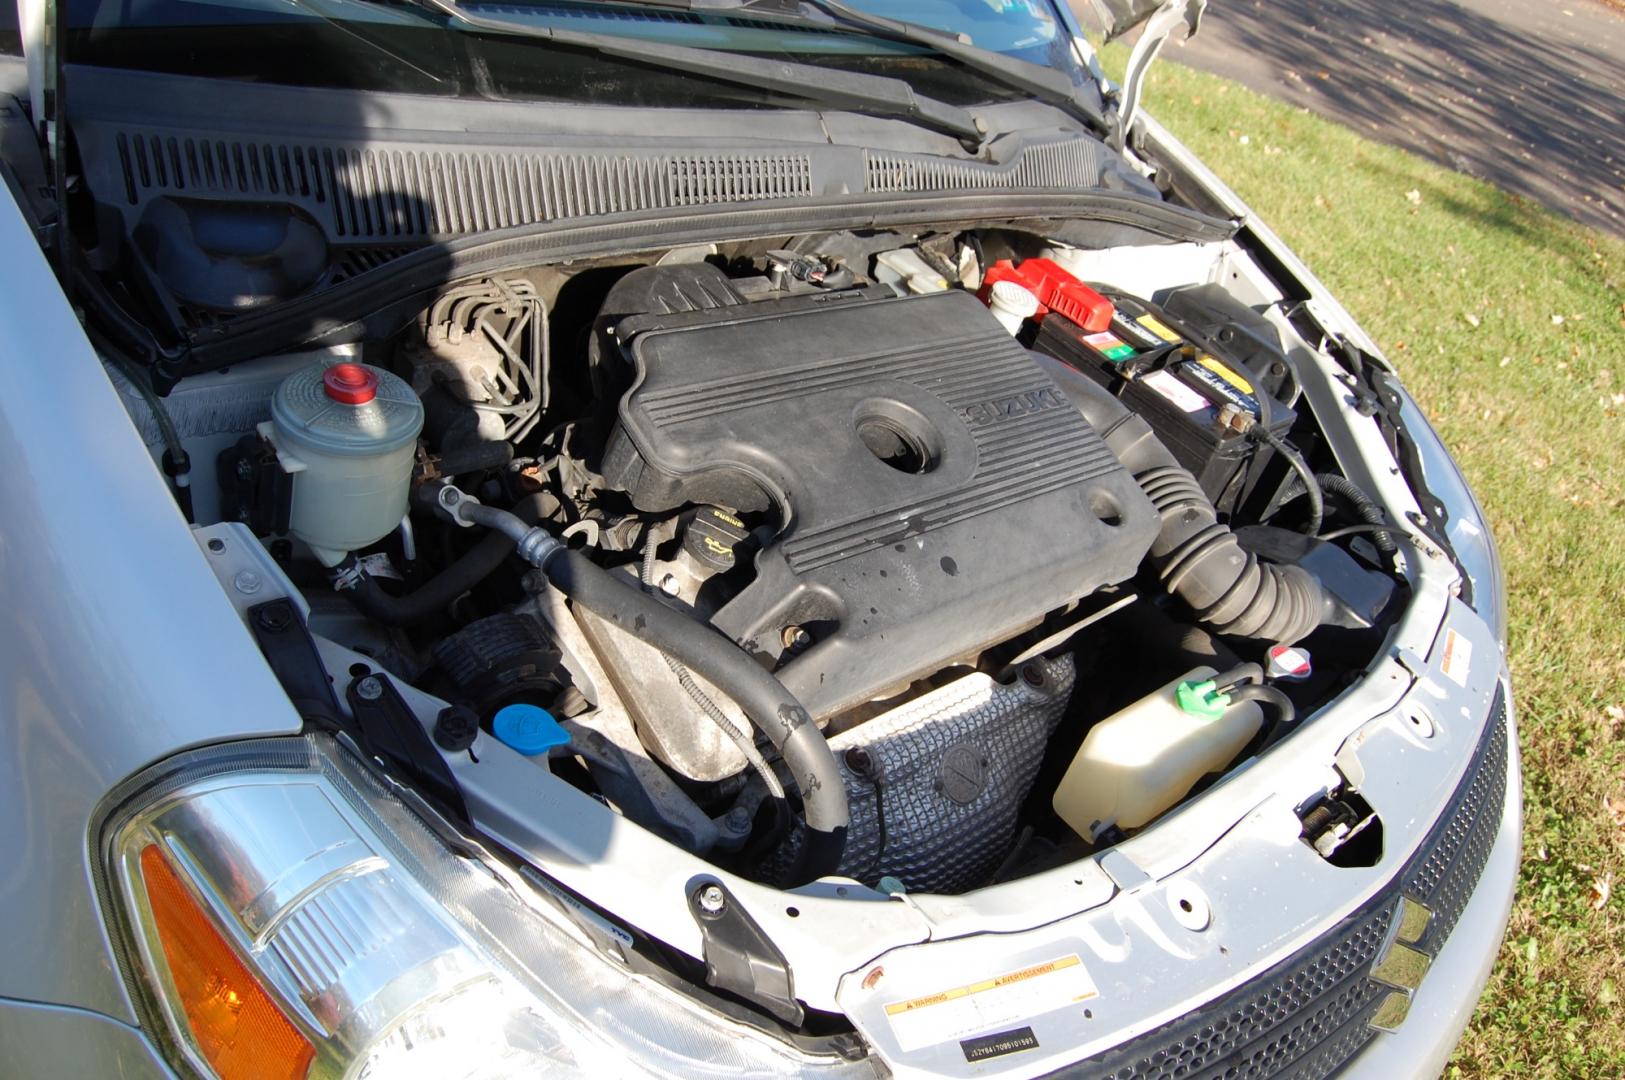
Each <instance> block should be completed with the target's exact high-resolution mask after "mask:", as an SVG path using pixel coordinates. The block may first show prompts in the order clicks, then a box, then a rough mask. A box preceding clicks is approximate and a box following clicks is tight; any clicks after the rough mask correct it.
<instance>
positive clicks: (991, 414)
mask: <svg viewBox="0 0 1625 1080" xmlns="http://www.w3.org/2000/svg"><path fill="white" fill-rule="evenodd" d="M1065 404H1066V398H1065V397H1063V396H1061V392H1060V391H1059V390H1057V389H1056V388H1055V387H1053V386H1045V387H1040V388H1039V389H1037V390H1023V391H1021V393H1019V394H1011V395H1010V396H1008V397H1000V398H994V399H993V400H992V401H980V402H977V403H976V404H975V405H967V406H966V407H965V408H963V409H961V410H959V415H960V416H962V417H963V418H964V420H965V422H966V423H967V424H969V425H970V426H971V427H982V426H984V425H987V424H996V423H998V422H999V421H1001V420H1009V419H1010V418H1012V417H1016V416H1026V415H1028V414H1029V413H1036V412H1044V411H1046V410H1048V409H1059V408H1061V407H1062V406H1063V405H1065Z"/></svg>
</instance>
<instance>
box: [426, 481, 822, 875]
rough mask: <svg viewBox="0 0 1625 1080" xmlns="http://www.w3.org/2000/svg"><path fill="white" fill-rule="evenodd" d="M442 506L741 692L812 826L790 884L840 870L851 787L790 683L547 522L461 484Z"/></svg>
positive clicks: (590, 603)
mask: <svg viewBox="0 0 1625 1080" xmlns="http://www.w3.org/2000/svg"><path fill="white" fill-rule="evenodd" d="M440 505H441V507H442V508H443V509H445V510H446V512H447V513H448V514H450V515H451V517H452V518H453V519H454V520H456V521H458V522H459V523H461V524H469V525H483V526H485V527H486V528H489V529H491V530H492V531H493V532H500V533H502V534H505V535H506V536H507V537H508V541H509V544H510V546H512V545H514V544H517V547H518V551H519V554H520V555H521V556H522V557H523V558H524V559H525V560H526V561H527V562H529V563H530V564H531V565H533V566H535V567H536V568H537V569H539V570H541V571H542V573H544V574H546V575H547V580H548V581H549V582H551V583H552V585H553V587H554V588H556V589H558V590H559V592H561V593H563V594H564V595H565V596H567V597H569V598H570V599H571V600H572V601H573V602H575V603H577V604H580V605H581V606H582V607H584V608H586V609H587V610H588V611H590V612H592V613H593V614H594V615H596V616H598V617H599V618H601V619H604V620H606V621H607V622H609V623H612V624H613V625H615V626H617V627H619V628H620V629H621V630H624V631H626V632H627V633H629V634H632V635H633V636H635V637H638V638H640V639H642V640H643V641H646V642H648V643H649V644H650V645H652V646H654V647H655V648H657V649H659V650H660V651H662V652H664V653H666V654H667V655H669V656H671V657H672V658H673V659H675V660H677V661H678V662H679V663H681V664H683V665H684V666H685V667H688V668H690V669H692V670H693V671H694V672H696V673H698V674H699V675H700V676H701V677H703V678H704V679H705V680H706V681H707V682H709V683H710V684H711V685H712V686H715V687H716V688H717V689H718V690H720V691H722V693H723V694H725V695H727V696H728V697H730V698H732V699H733V700H734V702H735V703H736V704H737V705H738V706H739V708H740V709H741V710H742V711H743V712H744V714H745V715H746V716H747V717H749V718H750V721H751V723H752V724H755V725H756V727H757V728H759V729H760V730H761V732H762V733H763V734H764V735H766V736H767V737H768V741H770V742H771V743H772V744H773V745H774V746H775V747H776V748H777V749H778V751H779V753H780V754H781V755H783V757H784V763H785V765H786V766H788V767H789V769H790V775H791V776H792V778H794V780H795V784H796V788H797V790H798V791H800V793H801V803H802V811H803V814H804V815H805V818H806V823H807V831H806V834H805V837H806V838H805V840H804V841H803V842H802V844H801V846H800V848H799V849H798V851H797V852H796V858H795V862H794V864H793V865H792V866H791V868H790V871H789V874H788V876H789V878H790V884H792V885H800V884H804V883H806V882H808V881H812V880H814V879H815V878H819V877H822V876H824V875H826V874H833V873H835V871H836V869H837V868H838V867H839V866H840V862H841V852H842V849H843V848H844V847H845V846H846V827H847V804H846V785H845V784H844V783H842V781H841V774H840V769H839V767H838V766H837V765H836V764H835V755H834V754H833V753H831V752H830V748H829V744H828V743H827V742H825V741H824V736H823V733H822V732H820V731H819V730H818V726H817V725H816V724H814V723H813V722H812V717H810V716H808V715H807V710H806V709H804V708H802V706H801V703H800V702H799V701H797V700H796V699H795V696H794V695H792V694H791V693H790V691H788V690H786V689H785V688H784V684H783V683H781V682H779V680H778V679H776V678H774V677H773V675H772V673H770V672H769V671H768V670H767V669H766V668H764V667H762V666H761V665H760V664H758V663H757V662H756V661H755V660H754V659H752V658H751V656H750V654H748V653H746V652H745V651H744V650H743V649H741V648H740V647H739V646H738V645H736V644H735V643H734V642H732V641H730V640H729V639H728V638H726V637H724V636H722V635H721V634H720V633H717V632H716V631H715V630H714V629H712V628H711V627H709V626H707V625H706V624H704V623H700V622H696V621H695V620H694V619H691V618H689V617H688V616H686V615H683V614H682V613H681V612H678V611H676V610H674V609H672V608H669V607H667V606H666V605H665V604H662V603H661V602H660V601H658V600H656V599H655V598H654V597H652V596H650V595H648V594H647V593H645V592H644V591H643V590H642V589H641V588H640V587H639V586H637V585H636V584H634V583H632V582H631V581H626V580H622V579H620V578H618V577H616V576H614V575H612V574H610V573H609V572H608V571H607V570H605V569H604V568H603V567H601V566H599V565H598V564H597V563H595V562H593V561H592V560H591V559H589V558H587V557H586V556H585V555H583V554H581V553H580V552H578V551H572V550H570V549H569V548H567V547H565V546H564V545H563V544H562V543H560V542H559V541H558V540H556V539H554V538H553V537H552V536H550V535H548V534H547V533H546V532H545V531H544V530H542V529H540V528H536V527H534V526H532V525H529V524H526V523H525V522H523V521H521V520H520V519H519V518H517V517H515V516H514V515H513V514H510V513H508V512H507V511H504V510H498V509H495V508H493V507H489V506H482V505H480V504H479V503H477V502H475V501H474V500H472V499H469V498H468V497H467V496H465V495H463V494H462V493H461V492H459V491H457V489H456V488H450V487H448V488H442V489H441V498H440Z"/></svg>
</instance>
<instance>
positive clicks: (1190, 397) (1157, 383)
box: [1140, 369, 1210, 412]
mask: <svg viewBox="0 0 1625 1080" xmlns="http://www.w3.org/2000/svg"><path fill="white" fill-rule="evenodd" d="M1140 382H1142V383H1144V384H1145V385H1146V386H1148V387H1150V388H1151V389H1152V390H1155V391H1156V392H1157V393H1159V394H1161V395H1162V396H1163V397H1165V398H1167V399H1168V400H1169V401H1171V402H1173V403H1174V405H1175V406H1177V407H1178V408H1179V409H1180V410H1182V411H1184V412H1201V411H1202V410H1203V409H1206V408H1209V407H1210V406H1209V405H1208V400H1207V398H1205V397H1203V396H1202V395H1201V394H1198V393H1197V392H1196V391H1195V390H1193V389H1191V388H1190V387H1189V386H1186V385H1185V384H1184V383H1182V382H1180V381H1179V379H1178V377H1176V376H1175V375H1174V373H1173V372H1171V371H1168V370H1166V369H1165V370H1162V371H1153V372H1151V373H1150V374H1149V375H1147V376H1145V377H1144V378H1143V379H1141V380H1140Z"/></svg>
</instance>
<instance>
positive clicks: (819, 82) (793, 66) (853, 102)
mask: <svg viewBox="0 0 1625 1080" xmlns="http://www.w3.org/2000/svg"><path fill="white" fill-rule="evenodd" d="M412 2H413V3H415V4H416V5H417V6H419V7H424V8H428V9H430V10H433V11H437V12H439V13H440V14H442V15H445V16H446V17H448V18H451V19H455V20H456V21H458V22H460V23H462V24H463V25H465V26H469V27H473V28H474V29H476V30H488V31H490V32H492V33H497V34H513V35H517V36H522V37H529V38H538V39H541V40H544V41H549V42H552V43H553V44H555V45H562V46H566V47H571V48H578V49H586V50H589V51H591V52H596V53H599V54H601V55H603V56H613V57H617V58H620V59H625V60H631V61H634V62H636V63H640V64H648V65H650V66H651V67H661V68H666V69H667V70H670V71H680V72H683V73H685V74H690V75H700V76H704V77H705V78H709V79H715V80H717V81H719V82H727V83H733V84H734V85H736V86H746V87H750V88H751V89H755V90H764V91H767V92H769V93H773V94H782V95H785V96H787V97H793V98H798V99H800V100H803V101H809V102H816V103H818V104H821V105H824V106H827V107H830V108H836V109H845V110H849V111H851V112H861V113H868V114H871V115H876V116H886V117H895V118H898V119H905V120H910V121H912V122H914V123H916V124H919V125H921V126H923V127H928V128H931V129H933V130H935V131H941V132H945V133H947V134H949V135H954V136H957V137H958V138H959V139H961V140H962V141H963V142H964V143H965V144H966V145H967V147H969V148H971V149H972V150H975V149H978V148H980V147H981V145H982V143H983V142H985V141H986V131H987V125H986V123H985V121H980V120H978V119H976V118H975V117H973V116H972V115H971V114H970V113H969V112H968V111H966V110H965V109H962V108H960V107H958V106H957V105H950V104H948V103H947V102H945V101H939V100H937V99H936V98H933V97H927V96H926V95H924V94H917V93H915V92H914V88H913V87H912V86H910V85H909V84H908V83H906V82H904V81H903V80H902V79H893V78H889V77H887V76H883V75H865V74H862V73H860V72H852V71H841V70H838V69H834V68H825V67H819V66H817V65H816V64H800V63H795V62H793V61H789V60H767V59H762V58H760V57H755V56H747V55H743V54H740V53H729V52H721V51H718V50H714V49H699V48H693V47H691V46H687V45H663V44H660V43H658V42H651V41H634V40H631V39H628V38H623V37H618V36H616V35H614V34H598V33H591V32H588V31H584V30H561V29H557V28H554V27H548V26H535V25H531V24H529V23H523V22H513V21H510V20H508V19H493V18H490V17H488V16H485V15H476V14H475V13H474V12H472V11H469V10H468V9H467V8H464V7H462V6H461V5H460V4H457V3H455V2H454V0H412Z"/></svg>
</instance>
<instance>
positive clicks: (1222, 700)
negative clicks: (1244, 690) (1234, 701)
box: [1174, 679, 1230, 720]
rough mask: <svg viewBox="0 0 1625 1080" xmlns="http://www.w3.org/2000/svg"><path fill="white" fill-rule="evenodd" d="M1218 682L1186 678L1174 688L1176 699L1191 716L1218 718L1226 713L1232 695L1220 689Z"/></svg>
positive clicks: (1207, 718)
mask: <svg viewBox="0 0 1625 1080" xmlns="http://www.w3.org/2000/svg"><path fill="white" fill-rule="evenodd" d="M1218 685H1219V684H1218V683H1217V682H1215V681H1214V680H1212V679H1203V680H1201V681H1200V682H1198V681H1197V680H1196V679H1186V680H1185V681H1184V682H1182V683H1180V684H1179V686H1178V687H1177V688H1175V690H1174V699H1175V700H1177V701H1178V702H1179V707H1180V708H1181V709H1183V710H1184V711H1185V712H1187V713H1189V714H1190V715H1191V716H1197V717H1200V718H1201V719H1203V720H1217V719H1218V718H1219V717H1221V716H1223V715H1224V710H1225V709H1227V708H1229V706H1230V695H1229V694H1221V693H1219V691H1218Z"/></svg>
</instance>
